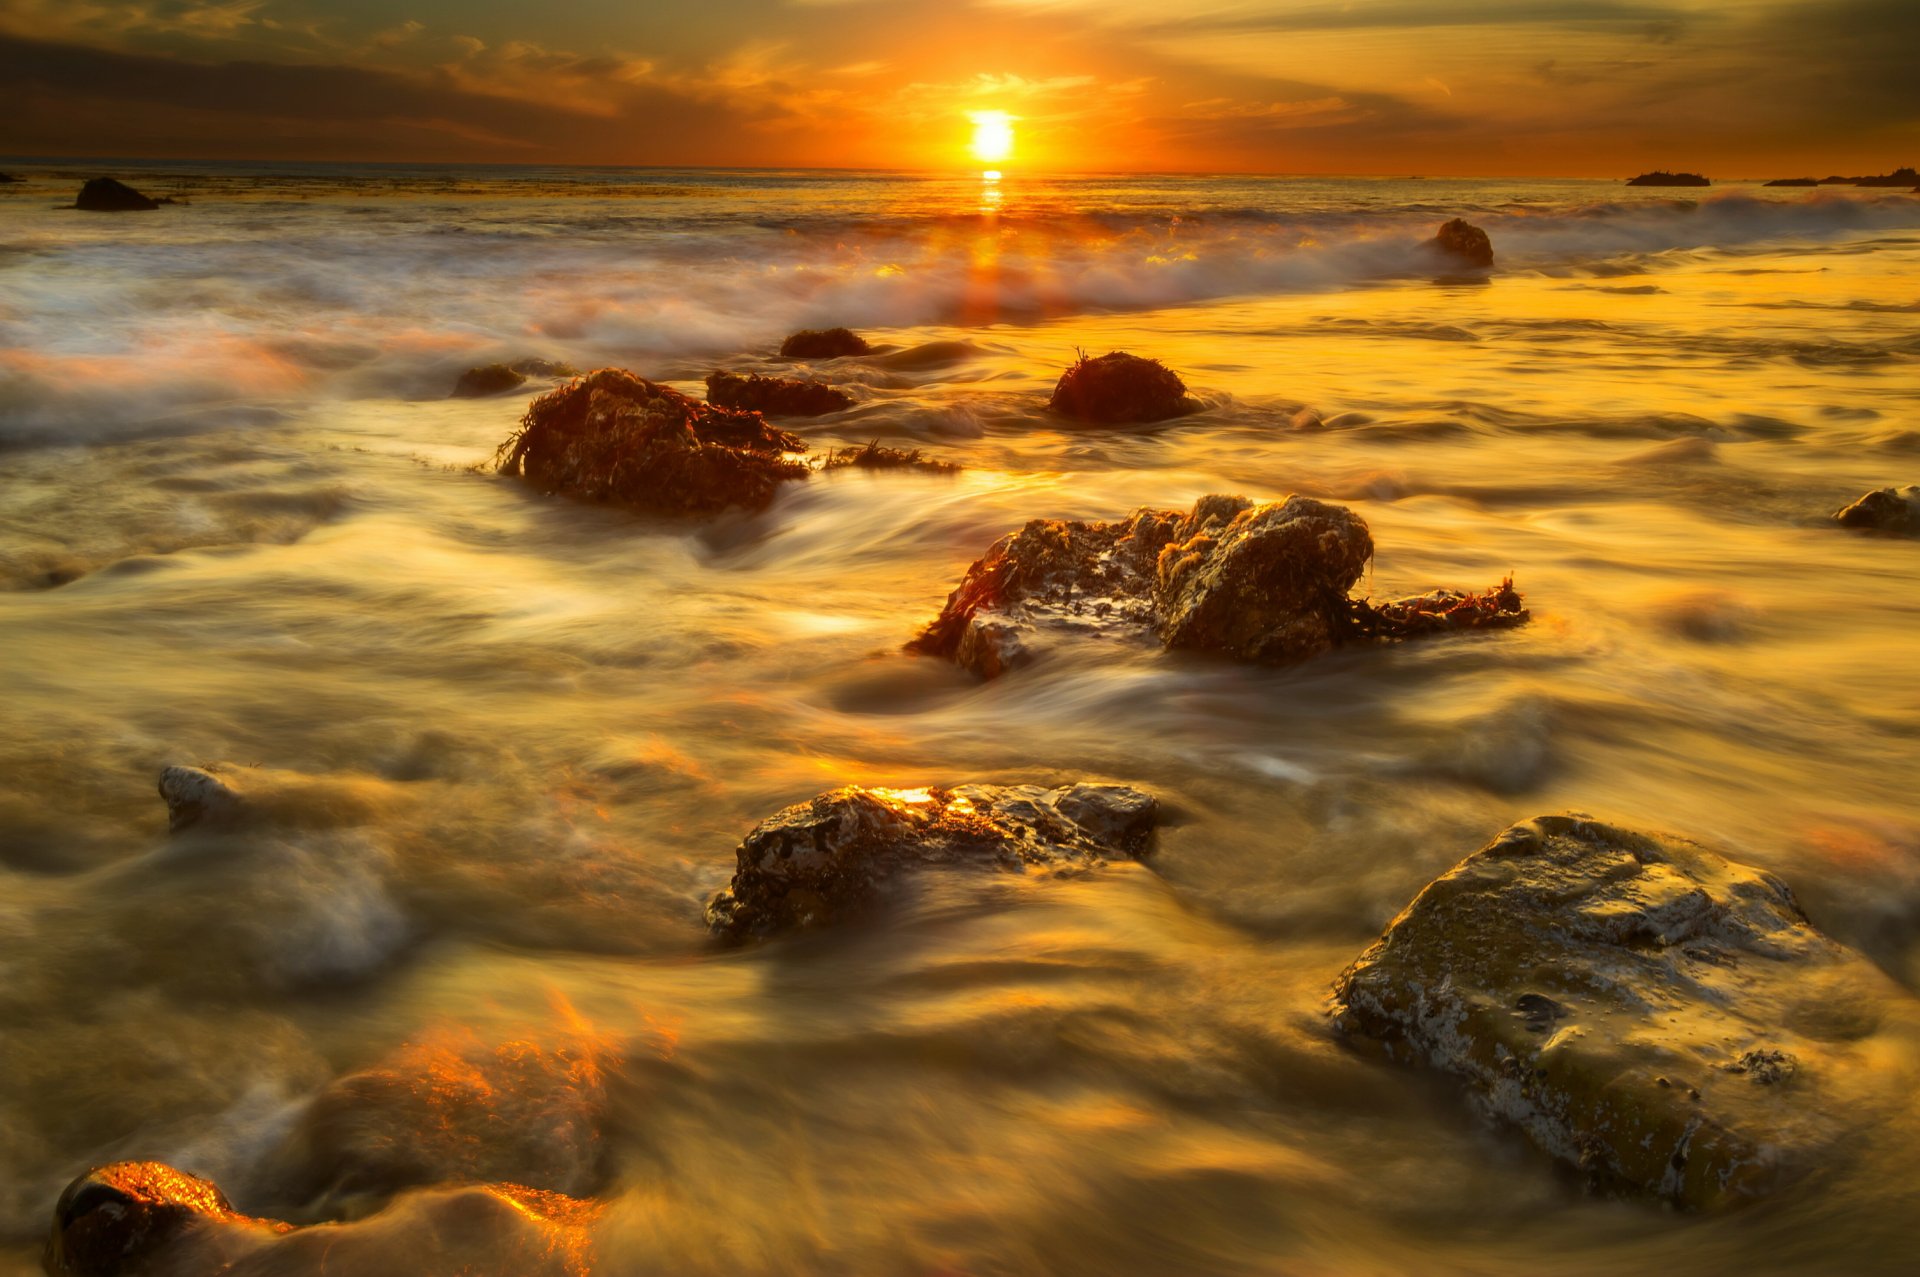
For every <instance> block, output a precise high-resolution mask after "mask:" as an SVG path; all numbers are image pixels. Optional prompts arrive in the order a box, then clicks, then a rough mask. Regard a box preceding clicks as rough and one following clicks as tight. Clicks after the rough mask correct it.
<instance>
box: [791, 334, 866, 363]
mask: <svg viewBox="0 0 1920 1277" xmlns="http://www.w3.org/2000/svg"><path fill="white" fill-rule="evenodd" d="M872 350H873V347H872V346H870V345H868V344H867V339H866V338H864V337H862V336H861V335H860V334H859V333H856V332H854V331H853V330H852V329H850V328H823V329H813V328H803V329H801V330H800V331H799V332H797V333H795V334H793V335H792V336H791V337H789V338H787V339H786V340H785V341H783V342H781V343H780V354H781V356H782V357H783V358H786V359H840V358H843V357H845V356H847V355H864V354H868V353H869V352H871V351H872Z"/></svg>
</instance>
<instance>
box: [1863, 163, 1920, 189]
mask: <svg viewBox="0 0 1920 1277" xmlns="http://www.w3.org/2000/svg"><path fill="white" fill-rule="evenodd" d="M1850 180H1851V182H1852V184H1853V185H1855V186H1905V187H1914V186H1920V173H1917V172H1915V171H1914V170H1913V169H1911V168H1897V169H1895V170H1894V171H1893V172H1891V173H1882V174H1880V176H1878V177H1856V178H1852V179H1850Z"/></svg>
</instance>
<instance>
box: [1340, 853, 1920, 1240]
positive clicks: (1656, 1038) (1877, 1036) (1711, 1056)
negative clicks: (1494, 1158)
mask: <svg viewBox="0 0 1920 1277" xmlns="http://www.w3.org/2000/svg"><path fill="white" fill-rule="evenodd" d="M1905 1001H1909V1000H1906V999H1904V996H1903V995H1901V994H1900V993H1899V992H1898V991H1897V990H1896V989H1895V988H1894V987H1893V985H1892V984H1891V982H1890V981H1888V980H1887V978H1886V977H1885V976H1884V975H1883V974H1881V972H1880V971H1879V970H1878V969H1877V968H1875V967H1874V966H1873V965H1872V964H1871V963H1870V962H1868V961H1867V960H1866V959H1865V958H1863V957H1861V956H1860V955H1858V954H1856V953H1854V952H1852V951H1851V950H1848V949H1846V948H1843V947H1842V946H1840V945H1839V944H1836V943H1835V942H1833V941H1832V940H1829V939H1828V938H1827V937H1826V936H1824V935H1822V934H1820V933H1819V932H1818V931H1816V930H1815V929H1814V928H1813V926H1812V925H1811V924H1810V923H1808V921H1807V919H1806V917H1805V915H1804V914H1802V913H1801V911H1800V908H1799V906H1798V905H1797V904H1796V903H1795V901H1794V898H1793V894H1792V893H1791V892H1790V891H1789V890H1788V889H1787V888H1786V886H1785V885H1784V884H1782V883H1781V882H1780V881H1779V880H1778V879H1777V878H1775V877H1773V875H1771V874H1768V873H1765V872H1762V871H1760V870H1757V869H1750V868H1748V867H1746V866H1744V865H1739V864H1735V863H1733V862H1732V861H1729V860H1725V859H1723V858H1721V857H1720V856H1718V855H1716V854H1714V853H1713V852H1711V851H1708V850H1706V849H1705V848H1702V847H1699V846H1696V845H1694V844H1692V843H1689V842H1684V841H1681V840H1679V839H1673V838H1650V837H1646V836H1643V835H1640V834H1634V833H1629V832H1626V831H1624V830H1620V829H1616V828H1613V827H1611V826H1608V825H1604V824H1601V823H1598V822H1596V821H1593V820H1590V819H1587V818H1585V817H1580V816H1549V817H1543V818H1541V819H1538V820H1534V821H1531V822H1528V823H1526V824H1523V825H1516V826H1514V827H1513V828H1511V829H1509V830H1507V831H1506V832H1505V833H1503V834H1501V835H1500V836H1499V837H1497V838H1495V839H1494V840H1493V841H1492V842H1491V843H1489V844H1487V846H1486V847H1484V848H1482V849H1481V850H1480V851H1478V852H1475V853H1474V854H1473V855H1471V856H1469V857H1468V858H1467V859H1466V860H1464V861H1462V862H1461V863H1460V864H1458V865H1457V866H1455V867H1454V868H1453V869H1452V870H1451V871H1449V872H1448V873H1446V874H1444V875H1442V876H1441V877H1440V878H1439V879H1437V880H1435V881H1434V882H1433V883H1431V884H1430V885H1429V886H1428V887H1427V888H1426V889H1425V890H1424V891H1422V892H1421V893H1420V894H1419V896H1418V897H1417V898H1415V900H1414V901H1413V903H1412V904H1410V905H1408V906H1407V907H1406V909H1404V910H1403V911H1401V913H1400V916H1399V917H1398V918H1396V919H1394V921H1393V923H1392V925H1391V926H1390V927H1388V928H1387V931H1386V933H1385V934H1384V935H1383V936H1382V937H1381V938H1380V940H1379V941H1378V942H1377V943H1375V944H1374V945H1373V947H1372V948H1370V949H1368V950H1367V951H1366V952H1365V953H1363V954H1362V955H1361V956H1360V957H1359V958H1358V959H1357V960H1356V961H1355V962H1354V964H1353V965H1352V966H1351V967H1349V968H1348V969H1347V970H1346V972H1345V973H1343V974H1342V975H1341V976H1340V978H1339V980H1338V981H1337V982H1336V983H1335V985H1334V989H1333V1019H1334V1024H1335V1026H1336V1027H1337V1028H1338V1029H1339V1030H1340V1031H1341V1032H1342V1033H1344V1034H1345V1035H1347V1036H1348V1037H1349V1038H1351V1039H1353V1040H1355V1041H1356V1042H1358V1043H1363V1044H1367V1045H1370V1046H1372V1047H1374V1048H1375V1049H1378V1050H1379V1051H1380V1052H1382V1053H1383V1054H1385V1055H1386V1056H1387V1057H1388V1058H1390V1059H1393V1060H1396V1061H1399V1062H1401V1063H1405V1064H1416V1065H1421V1066H1424V1067H1426V1068H1430V1069H1434V1070H1437V1071H1439V1072H1442V1073H1447V1074H1451V1075H1452V1076H1453V1077H1455V1078H1456V1079H1458V1080H1459V1081H1460V1083H1461V1084H1462V1085H1463V1087H1464V1088H1465V1089H1466V1091H1467V1093H1468V1095H1469V1096H1470V1097H1471V1099H1472V1100H1473V1101H1474V1102H1475V1104H1476V1105H1477V1106H1478V1107H1479V1108H1480V1109H1481V1110H1483V1111H1484V1112H1485V1113H1487V1114H1489V1115H1491V1116H1492V1117H1494V1118H1496V1119H1498V1120H1501V1121H1505V1122H1510V1123H1512V1124H1513V1125H1515V1126H1518V1127H1519V1128H1520V1129H1521V1130H1522V1131H1524V1132H1525V1133H1526V1134H1527V1135H1528V1136H1529V1137H1530V1138H1531V1139H1532V1140H1533V1142H1534V1143H1535V1144H1537V1145H1538V1146H1539V1147H1540V1148H1541V1149H1543V1150H1545V1151H1546V1152H1547V1153H1549V1154H1551V1155H1553V1156H1554V1157H1557V1158H1559V1159H1560V1160H1562V1161H1564V1162H1567V1163H1569V1164H1570V1165H1573V1166H1575V1167H1578V1168H1579V1169H1580V1170H1581V1171H1582V1172H1583V1173H1584V1174H1585V1175H1586V1177H1587V1178H1588V1180H1589V1183H1590V1184H1591V1185H1592V1186H1593V1187H1594V1188H1596V1189H1597V1190H1599V1191H1602V1192H1616V1191H1624V1192H1627V1193H1630V1194H1635V1195H1639V1194H1644V1195H1647V1196H1651V1197H1656V1198H1659V1199H1662V1200H1665V1201H1667V1202H1670V1203H1672V1204H1674V1205H1676V1206H1680V1207H1683V1208H1695V1209H1698V1208H1707V1207H1714V1206H1720V1205H1726V1204H1731V1203H1735V1202H1739V1201H1741V1200H1744V1199H1750V1198H1753V1197H1758V1196H1760V1195H1762V1194H1765V1193H1768V1192H1770V1191H1772V1190H1774V1189H1776V1188H1778V1187H1780V1186H1782V1185H1783V1184H1785V1183H1787V1182H1789V1181H1791V1180H1792V1179H1793V1178H1795V1177H1796V1176H1797V1175H1799V1174H1801V1173H1802V1172H1805V1171H1807V1170H1811V1169H1813V1168H1814V1167H1816V1166H1817V1165H1819V1164H1820V1163H1821V1161H1822V1160H1823V1158H1824V1156H1826V1155H1828V1154H1830V1152H1831V1150H1833V1149H1834V1148H1836V1147H1839V1146H1842V1145H1843V1144H1844V1143H1845V1142H1846V1140H1847V1138H1848V1136H1850V1135H1852V1134H1855V1133H1857V1132H1859V1131H1860V1130H1862V1129H1863V1128H1865V1127H1866V1126H1868V1125H1869V1124H1870V1123H1872V1122H1873V1121H1874V1120H1875V1116H1876V1113H1877V1112H1878V1113H1885V1112H1888V1111H1892V1108H1893V1106H1897V1105H1903V1104H1905V1103H1906V1098H1905V1096H1904V1095H1903V1094H1898V1093H1896V1089H1897V1087H1898V1083H1897V1082H1893V1080H1892V1079H1894V1078H1895V1077H1896V1073H1892V1072H1889V1071H1888V1068H1887V1065H1886V1055H1885V1053H1886V1051H1887V1050H1889V1049H1890V1048H1891V1039H1892V1038H1893V1037H1894V1036H1897V1035H1900V1034H1911V1033H1912V1032H1913V1027H1914V1024H1913V1021H1914V1016H1913V1014H1912V1013H1911V1011H1908V1012H1905V1013H1903V1014H1900V1015H1899V1016H1898V1017H1897V1019H1896V1018H1895V1017H1894V1016H1893V1015H1891V1014H1889V1013H1890V1012H1891V1011H1892V1010H1893V1008H1896V1007H1898V1006H1899V1005H1901V1003H1902V1002H1905ZM1883 1021H1884V1022H1885V1028H1884V1029H1883V1028H1882V1027H1881V1026H1882V1024H1883ZM1898 1021H1904V1022H1905V1023H1904V1025H1901V1024H1899V1023H1898Z"/></svg>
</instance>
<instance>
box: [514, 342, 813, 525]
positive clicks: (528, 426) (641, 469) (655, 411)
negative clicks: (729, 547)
mask: <svg viewBox="0 0 1920 1277" xmlns="http://www.w3.org/2000/svg"><path fill="white" fill-rule="evenodd" d="M805 449H806V444H805V443H803V442H802V441H801V440H800V439H799V438H798V437H797V436H795V435H791V434H788V433H787V432H786V431H784V430H779V429H776V428H775V427H773V426H770V425H768V424H767V422H766V420H765V419H764V418H763V417H761V416H760V414H759V413H755V412H738V411H735V410H733V409H728V408H717V407H714V406H712V405H710V404H704V403H701V402H699V401H698V400H695V399H691V398H689V397H688V396H686V395H683V394H681V393H680V392H679V391H677V390H675V389H673V388H672V387H670V386H663V385H660V384H658V383H657V382H651V381H648V380H646V379H645V378H643V377H636V376H634V375H633V374H632V373H630V372H627V371H625V370H623V369H619V368H603V369H601V370H600V371H598V372H594V373H589V374H588V375H586V376H585V377H582V378H579V379H578V380H576V381H573V382H571V383H569V384H568V385H565V386H562V387H560V388H559V389H557V390H554V391H551V392H549V393H547V394H545V395H542V396H541V397H540V398H538V399H536V400H534V401H533V403H532V404H531V405H529V407H528V408H527V413H526V416H525V417H523V418H522V419H521V422H520V428H519V429H518V430H516V431H515V432H514V433H513V434H512V435H511V436H509V437H508V438H507V440H506V441H505V442H504V443H502V444H501V445H500V447H499V449H498V450H497V451H496V452H495V454H494V460H495V464H496V466H497V467H498V469H499V471H500V473H502V474H507V475H515V476H517V477H519V478H522V479H525V480H526V481H527V482H528V483H531V484H532V485H534V486H535V487H536V488H538V489H540V490H541V491H542V492H552V493H564V494H566V495H568V496H572V497H577V498H580V499H582V500H587V501H610V502H617V503H619V504H621V505H625V506H628V507H630V508H632V509H635V510H640V511H644V512H647V513H653V514H673V515H685V514H711V513H715V512H718V511H720V510H724V509H727V508H729V507H736V506H737V507H742V508H745V509H749V510H759V509H764V508H765V507H766V506H767V505H768V504H769V503H770V502H771V501H772V500H773V495H774V491H775V489H776V488H777V487H778V486H779V484H780V483H781V482H783V481H785V480H788V479H803V478H805V477H806V475H807V473H808V471H807V467H806V465H805V464H804V463H802V462H800V461H798V460H796V459H794V458H793V457H792V456H790V455H788V454H791V453H796V452H803V451H805Z"/></svg>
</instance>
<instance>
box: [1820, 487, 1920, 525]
mask: <svg viewBox="0 0 1920 1277" xmlns="http://www.w3.org/2000/svg"><path fill="white" fill-rule="evenodd" d="M1833 521H1834V522H1835V523H1838V524H1839V525H1840V526H1841V527H1843V528H1865V529H1868V530H1870V531H1873V532H1891V533H1895V534H1896V535H1899V536H1920V485H1915V484H1908V485H1907V486H1905V487H1903V488H1880V489H1877V490H1875V491H1873V492H1869V493H1867V494H1866V495H1865V496H1863V497H1861V498H1860V499H1859V500H1858V501H1855V502H1854V503H1853V504H1852V505H1850V506H1847V507H1846V508H1845V509H1842V510H1836V511H1834V514H1833Z"/></svg>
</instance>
